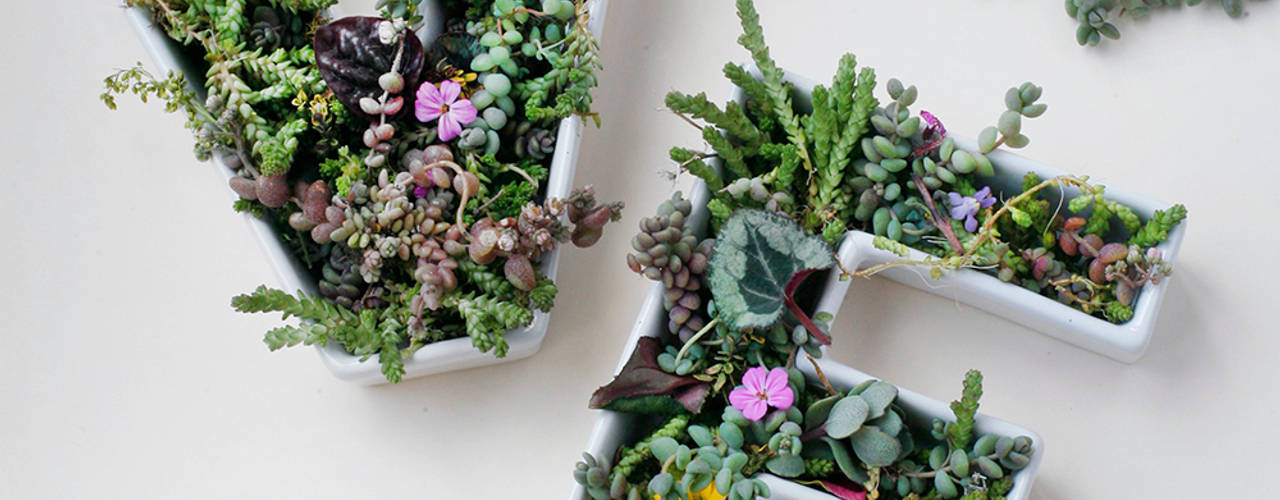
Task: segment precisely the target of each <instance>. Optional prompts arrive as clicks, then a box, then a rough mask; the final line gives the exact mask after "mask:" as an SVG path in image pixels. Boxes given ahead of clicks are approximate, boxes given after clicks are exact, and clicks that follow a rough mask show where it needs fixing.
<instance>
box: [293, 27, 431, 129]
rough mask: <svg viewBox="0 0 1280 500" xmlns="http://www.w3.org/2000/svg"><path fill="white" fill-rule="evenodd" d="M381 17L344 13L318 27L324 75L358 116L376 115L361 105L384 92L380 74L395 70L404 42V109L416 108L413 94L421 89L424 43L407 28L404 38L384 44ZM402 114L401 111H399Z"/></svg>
mask: <svg viewBox="0 0 1280 500" xmlns="http://www.w3.org/2000/svg"><path fill="white" fill-rule="evenodd" d="M383 21H384V19H382V18H379V17H344V18H342V19H339V20H337V21H334V22H331V23H329V24H326V25H324V26H321V27H320V28H318V29H316V36H315V41H314V44H313V46H314V47H315V51H316V65H317V66H318V67H319V68H320V76H322V77H324V81H325V83H326V84H328V85H329V88H330V89H331V90H333V95H335V96H337V97H338V99H339V100H341V101H342V103H343V104H345V105H346V106H347V109H350V110H351V112H352V113H355V114H356V116H360V117H363V118H365V119H373V118H374V117H372V116H369V114H367V113H365V112H364V111H362V110H361V109H360V98H362V97H371V98H374V99H377V98H378V97H379V96H381V95H382V87H379V86H378V77H379V76H382V74H383V73H386V72H388V71H390V70H391V67H392V65H393V64H394V62H395V57H396V52H397V51H398V50H399V46H400V45H401V43H403V45H404V50H403V52H402V53H401V54H400V74H401V75H402V76H403V77H404V90H401V91H400V93H399V94H397V95H399V96H400V97H403V98H404V106H402V107H401V108H400V113H404V112H406V110H410V109H413V95H414V93H415V92H416V91H417V90H418V75H419V74H421V73H422V64H423V59H424V56H423V51H422V43H421V42H419V41H418V37H416V36H414V35H413V33H412V32H405V33H404V34H403V35H402V36H401V37H400V40H401V41H397V42H394V43H390V44H383V43H382V41H381V40H379V39H378V24H379V23H381V22H383ZM397 114H399V113H397Z"/></svg>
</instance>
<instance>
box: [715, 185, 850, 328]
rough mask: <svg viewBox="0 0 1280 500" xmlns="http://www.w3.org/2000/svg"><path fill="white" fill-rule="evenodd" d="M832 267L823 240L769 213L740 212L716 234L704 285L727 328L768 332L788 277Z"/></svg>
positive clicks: (777, 316) (777, 314)
mask: <svg viewBox="0 0 1280 500" xmlns="http://www.w3.org/2000/svg"><path fill="white" fill-rule="evenodd" d="M833 265H835V258H834V257H833V256H832V251H831V247H830V246H829V245H827V242H826V241H825V240H823V239H822V237H820V236H816V235H811V234H808V233H807V232H805V230H804V229H803V228H801V227H800V225H799V224H796V223H795V222H794V221H791V220H790V219H787V218H785V217H782V216H780V215H777V214H774V213H770V212H765V211H762V210H739V211H737V212H734V213H733V215H732V216H730V217H729V220H727V221H725V223H724V225H723V226H721V227H720V232H719V233H718V234H717V235H716V246H715V249H714V250H713V251H712V253H711V259H710V262H709V265H708V282H709V283H710V287H711V295H712V296H713V297H714V298H715V304H716V311H717V312H718V314H719V316H720V317H721V318H723V321H724V322H725V323H726V324H727V325H728V326H729V327H730V328H733V329H749V328H768V327H771V326H773V324H774V323H776V322H777V321H778V320H779V319H780V318H781V317H782V312H783V309H784V308H785V307H786V302H785V301H786V299H787V284H788V282H790V281H791V279H792V276H794V275H795V274H797V273H800V272H804V271H813V270H818V269H827V268H829V267H831V266H833Z"/></svg>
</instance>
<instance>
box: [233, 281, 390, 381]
mask: <svg viewBox="0 0 1280 500" xmlns="http://www.w3.org/2000/svg"><path fill="white" fill-rule="evenodd" d="M231 307H233V308H235V309H236V310H237V311H240V312H246V313H250V312H279V313H281V316H282V319H289V318H298V319H301V320H303V321H302V323H301V324H300V325H298V326H282V327H278V328H274V329H272V330H270V331H268V332H267V334H266V336H265V337H264V338H263V342H265V343H266V344H267V347H268V348H270V349H271V350H273V351H274V350H277V349H280V348H283V347H292V346H295V345H299V344H303V345H313V344H319V345H324V344H326V343H328V342H331V341H336V342H339V343H341V344H342V345H343V347H345V348H346V349H347V351H349V352H351V353H352V354H355V355H357V356H360V357H361V359H368V358H369V357H371V356H373V355H377V356H378V359H379V362H380V364H381V365H382V373H383V375H384V376H386V377H387V380H390V381H392V382H398V381H399V380H400V379H401V377H402V376H403V375H404V363H403V361H402V360H401V353H400V349H399V348H398V344H399V339H400V337H401V336H402V335H403V333H402V332H403V329H404V326H403V324H402V323H401V322H400V320H399V319H397V313H399V311H397V310H395V309H383V310H381V311H375V310H371V309H364V310H362V311H360V312H359V313H358V314H357V313H355V312H352V311H350V310H348V309H346V308H342V307H338V306H336V305H334V304H332V303H330V302H328V301H326V300H324V299H323V298H320V297H316V296H311V295H307V294H305V293H302V292H298V294H297V295H296V296H295V295H290V294H289V293H287V292H285V291H283V290H276V289H273V288H267V287H266V286H259V287H258V288H257V289H256V290H254V291H253V293H250V294H245V295H238V296H236V297H233V298H232V299H231Z"/></svg>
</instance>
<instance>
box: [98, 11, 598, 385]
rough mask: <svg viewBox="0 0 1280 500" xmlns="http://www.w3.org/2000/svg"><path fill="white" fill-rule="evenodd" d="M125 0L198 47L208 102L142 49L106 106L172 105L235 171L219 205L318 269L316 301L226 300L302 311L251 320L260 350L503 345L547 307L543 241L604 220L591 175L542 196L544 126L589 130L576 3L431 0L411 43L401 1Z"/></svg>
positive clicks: (591, 60)
mask: <svg viewBox="0 0 1280 500" xmlns="http://www.w3.org/2000/svg"><path fill="white" fill-rule="evenodd" d="M127 3H128V4H129V6H132V7H145V8H149V9H151V11H152V12H153V13H154V15H155V21H156V23H157V26H159V27H160V28H162V29H163V30H164V31H165V32H166V33H167V34H168V35H169V37H170V38H172V39H173V40H176V41H178V42H180V43H181V44H182V45H183V46H184V47H185V48H187V49H188V50H190V51H193V52H198V53H200V54H201V55H202V57H203V64H204V69H205V70H206V73H205V75H204V85H203V91H202V92H201V93H203V94H205V97H203V98H202V97H201V96H199V95H198V94H197V92H196V91H194V90H192V89H191V88H190V87H189V86H188V82H187V77H188V76H192V75H182V74H179V73H172V72H171V73H170V74H168V75H165V76H164V77H163V78H156V77H154V76H152V75H151V74H150V73H149V72H147V71H146V70H145V69H144V68H143V67H142V65H141V64H140V63H139V64H138V65H137V66H136V67H133V68H130V69H126V70H121V71H118V72H116V73H115V74H113V75H111V76H110V77H108V78H107V79H106V80H105V85H106V91H105V92H104V93H103V94H102V100H103V101H104V103H106V104H107V106H108V107H111V108H113V109H114V108H115V106H116V100H115V98H116V96H118V95H122V94H136V95H138V96H139V97H140V98H141V99H142V100H143V101H144V102H146V101H148V100H149V99H153V98H154V99H159V100H162V101H164V102H165V109H166V111H169V112H173V111H178V110H182V111H184V112H185V114H186V116H187V127H188V128H189V129H191V130H192V132H193V133H194V135H195V137H196V143H195V152H196V156H197V157H198V158H199V159H201V160H208V159H210V158H212V157H214V156H217V157H218V158H220V159H221V160H222V162H223V163H224V164H226V165H227V166H228V167H230V168H232V169H233V170H234V171H235V172H236V174H237V175H236V176H234V177H232V178H231V180H230V187H231V189H232V190H234V191H235V192H236V193H237V195H238V198H239V199H238V200H236V202H235V203H234V209H235V210H236V211H240V212H248V213H250V214H253V215H254V216H256V217H259V218H262V219H263V220H265V221H267V222H268V223H270V224H271V225H272V226H274V228H275V229H276V231H277V235H278V236H279V238H280V239H281V241H282V242H283V243H284V244H285V245H286V246H287V247H288V248H289V249H290V250H291V252H292V253H293V255H294V256H295V257H296V258H297V259H298V260H299V261H300V262H301V263H302V264H303V265H304V266H306V267H307V268H308V269H309V270H310V271H311V273H312V274H313V278H314V279H315V280H316V285H317V289H318V291H319V295H311V294H307V293H303V292H299V293H297V294H290V293H286V292H285V291H281V290H274V289H271V288H268V287H265V286H263V287H259V288H258V289H257V290H255V291H254V292H252V293H249V294H245V295H241V296H237V297H235V298H234V299H233V300H232V306H233V307H235V308H236V309H237V310H240V311H244V312H277V313H280V314H281V315H282V316H283V318H285V319H288V318H298V319H299V320H301V321H300V322H299V323H297V324H290V325H284V326H281V327H278V328H275V329H272V330H271V331H269V332H267V334H266V336H265V339H264V340H265V342H266V344H267V345H268V347H269V348H271V349H272V350H275V349H279V348H283V347H289V346H295V345H299V344H304V345H313V344H315V345H325V344H329V343H332V342H336V343H338V344H339V345H340V346H341V347H342V348H343V349H345V350H346V351H347V352H348V353H350V354H353V355H355V356H359V357H360V358H361V359H362V360H364V359H369V358H373V357H376V358H377V359H378V362H379V363H380V364H381V368H382V372H383V374H384V375H385V376H386V378H387V380H389V381H391V382H398V381H400V379H401V378H402V376H403V374H404V372H405V367H404V361H405V359H407V358H408V357H409V356H411V355H412V354H413V353H414V352H415V351H416V350H418V349H420V348H421V347H423V346H425V345H429V344H431V343H434V342H439V341H443V340H447V339H453V338H460V337H467V338H470V339H471V342H472V344H473V345H474V346H475V347H476V348H477V349H479V350H480V351H486V352H492V353H493V354H494V355H495V356H498V357H502V356H504V355H505V354H506V352H507V349H508V345H507V342H506V340H505V338H504V334H505V333H506V332H507V331H509V330H513V329H518V328H521V327H524V326H526V325H528V324H530V323H531V322H532V321H533V316H534V311H535V310H541V311H547V310H550V308H551V307H552V305H553V303H554V299H555V296H556V291H557V289H556V285H555V284H554V283H553V282H552V281H551V280H549V279H547V278H546V277H545V276H543V275H542V273H541V271H540V267H541V264H540V260H541V257H542V255H543V254H545V253H546V252H549V251H551V250H553V249H555V248H556V247H557V246H558V245H559V244H561V243H563V242H572V243H574V244H575V245H576V246H579V247H588V246H591V245H593V244H594V243H595V242H596V241H598V240H599V239H600V237H601V235H602V231H603V228H604V226H605V225H606V224H607V223H609V222H611V221H616V220H618V219H619V218H620V217H621V210H622V203H619V202H615V203H603V202H600V201H597V200H596V197H595V193H594V190H593V189H592V188H591V186H586V187H585V188H580V189H574V190H573V192H572V193H571V194H570V195H569V196H568V197H565V198H562V199H561V198H549V197H547V193H546V191H547V186H546V181H547V178H548V175H549V170H548V168H549V165H550V162H551V158H552V155H553V153H554V151H555V148H556V133H557V132H556V131H557V128H558V125H559V122H560V120H561V119H564V118H567V117H571V116H582V117H585V118H590V119H592V120H593V121H595V122H596V123H597V125H598V124H599V117H598V116H597V115H596V114H595V113H594V112H592V111H591V95H590V90H591V88H593V87H594V86H595V84H596V76H595V71H596V70H597V69H599V68H600V67H601V65H600V60H599V55H598V43H597V41H596V40H595V38H594V36H593V35H592V33H591V32H590V30H588V29H587V25H586V24H587V21H588V10H587V4H586V2H585V1H584V0H579V1H577V2H574V1H570V0H545V1H541V2H538V3H537V4H536V5H526V2H525V1H523V0H474V1H458V0H454V1H445V2H443V6H444V7H445V11H446V12H447V19H446V20H445V23H444V24H445V29H444V33H443V34H442V35H441V36H440V37H439V38H438V39H437V40H435V41H434V43H432V44H431V45H430V46H427V47H423V45H422V44H421V43H420V42H419V40H418V37H417V36H416V35H415V33H414V31H415V29H417V28H418V27H419V26H420V25H421V24H422V22H423V21H424V20H423V19H422V17H421V16H420V15H419V14H418V13H417V5H418V2H413V1H407V0H380V1H379V2H378V5H377V7H378V8H379V11H380V14H381V16H382V17H346V18H342V19H337V20H330V19H328V18H326V16H325V14H324V13H325V10H324V9H326V8H327V7H329V6H331V5H332V4H333V3H334V1H333V0H131V1H129V2H127Z"/></svg>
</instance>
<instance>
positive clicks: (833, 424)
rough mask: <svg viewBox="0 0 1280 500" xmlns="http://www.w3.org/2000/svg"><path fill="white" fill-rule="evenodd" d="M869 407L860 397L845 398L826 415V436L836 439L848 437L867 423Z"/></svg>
mask: <svg viewBox="0 0 1280 500" xmlns="http://www.w3.org/2000/svg"><path fill="white" fill-rule="evenodd" d="M869 413H870V407H869V406H868V405H867V402H866V400H864V399H862V397H861V396H846V397H845V398H844V399H841V400H840V401H838V402H836V404H835V405H834V406H832V407H831V413H830V414H829V415H827V423H826V427H825V428H826V430H827V435H828V436H831V437H833V438H837V439H843V438H846V437H849V436H850V435H852V434H853V433H854V432H857V430H858V429H860V428H861V427H862V423H863V422H866V421H867V415H868V414H869Z"/></svg>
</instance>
